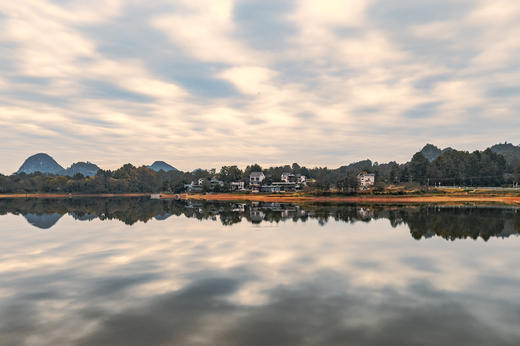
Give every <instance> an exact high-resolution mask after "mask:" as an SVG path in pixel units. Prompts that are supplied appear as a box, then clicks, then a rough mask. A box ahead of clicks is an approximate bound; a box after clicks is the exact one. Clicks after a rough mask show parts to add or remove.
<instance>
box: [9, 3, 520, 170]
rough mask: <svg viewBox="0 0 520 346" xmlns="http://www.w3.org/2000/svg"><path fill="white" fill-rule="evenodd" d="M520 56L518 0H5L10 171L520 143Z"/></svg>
mask: <svg viewBox="0 0 520 346" xmlns="http://www.w3.org/2000/svg"><path fill="white" fill-rule="evenodd" d="M519 55H520V2H518V1H511V0H421V1H417V0H393V1H387V0H327V1H323V0H319V1H318V0H299V1H281V0H175V1H162V0H154V1H145V0H126V1H125V0H89V1H82V0H77V1H76V0H16V1H8V0H0V140H1V142H0V144H1V145H0V172H2V173H4V174H6V173H12V172H13V171H15V170H16V169H17V168H18V167H19V166H20V164H21V163H22V162H23V160H24V159H25V158H26V157H27V156H29V155H31V154H34V153H38V152H46V153H49V154H50V155H52V156H53V157H54V158H55V159H56V160H57V161H58V162H60V163H61V164H62V165H64V166H68V165H70V164H71V163H72V162H75V161H87V160H88V161H92V162H95V163H98V164H99V165H100V166H102V167H104V168H117V167H119V166H121V165H122V164H124V163H126V162H132V163H134V164H136V165H141V164H150V163H151V162H152V161H154V160H164V161H167V162H169V163H171V164H173V165H174V166H176V167H178V168H179V169H183V170H188V169H194V168H197V167H206V168H210V167H220V166H221V165H223V164H230V163H236V164H238V165H240V166H243V165H245V164H247V163H252V162H259V163H261V164H264V165H268V164H278V163H292V162H300V163H303V164H306V165H311V166H314V165H327V166H329V167H335V166H339V165H341V164H344V163H346V162H350V161H354V160H359V159H365V158H371V159H373V160H376V161H380V162H382V161H390V160H397V161H400V162H403V161H406V160H407V159H408V158H409V157H410V156H411V155H412V154H413V153H414V152H416V151H417V150H418V149H420V148H421V147H422V146H423V145H424V144H425V143H428V142H432V143H434V144H437V145H438V146H441V147H444V146H453V147H456V148H460V149H466V150H472V149H482V148H485V147H487V146H489V145H491V144H494V143H497V142H503V141H509V142H513V143H514V144H518V142H519V141H520V140H519V133H520V131H519V130H520V117H519V110H520V98H519V97H518V96H519V95H520V82H519V81H520V59H519V58H518V57H519Z"/></svg>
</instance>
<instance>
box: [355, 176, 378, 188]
mask: <svg viewBox="0 0 520 346" xmlns="http://www.w3.org/2000/svg"><path fill="white" fill-rule="evenodd" d="M357 179H358V183H359V187H360V188H361V189H362V190H366V189H368V188H369V187H371V186H374V184H375V182H376V175H375V174H374V173H367V172H361V173H359V174H358V176H357Z"/></svg>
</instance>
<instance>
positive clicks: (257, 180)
mask: <svg viewBox="0 0 520 346" xmlns="http://www.w3.org/2000/svg"><path fill="white" fill-rule="evenodd" d="M264 180H265V175H264V173H263V172H251V174H250V175H249V185H250V186H260V185H261V184H262V182H263V181H264Z"/></svg>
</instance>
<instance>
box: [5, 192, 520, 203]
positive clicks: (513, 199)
mask: <svg viewBox="0 0 520 346" xmlns="http://www.w3.org/2000/svg"><path fill="white" fill-rule="evenodd" d="M150 196H151V194H150V193H124V194H56V193H39V194H0V198H110V197H150ZM160 199H166V200H168V199H182V200H190V199H191V200H206V201H229V202H232V201H234V202H244V201H253V202H274V203H276V202H278V203H359V204H423V203H438V204H465V203H476V204H486V203H488V204H504V205H520V195H519V194H511V193H478V194H471V193H467V192H466V193H463V192H451V193H445V194H419V195H416V194H410V195H356V196H341V195H333V196H313V195H302V194H236V193H218V194H160Z"/></svg>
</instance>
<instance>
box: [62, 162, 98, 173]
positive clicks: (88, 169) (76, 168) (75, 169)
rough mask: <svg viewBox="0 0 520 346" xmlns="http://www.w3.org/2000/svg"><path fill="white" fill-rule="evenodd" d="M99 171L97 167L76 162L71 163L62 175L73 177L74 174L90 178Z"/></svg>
mask: <svg viewBox="0 0 520 346" xmlns="http://www.w3.org/2000/svg"><path fill="white" fill-rule="evenodd" d="M98 171H99V167H98V166H97V165H95V164H93V163H90V162H76V163H73V164H72V165H71V166H70V167H69V168H67V169H66V170H65V171H64V173H63V175H68V176H70V177H73V176H75V175H76V174H78V173H79V174H83V175H84V176H85V177H92V176H95V175H96V174H97V172H98Z"/></svg>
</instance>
